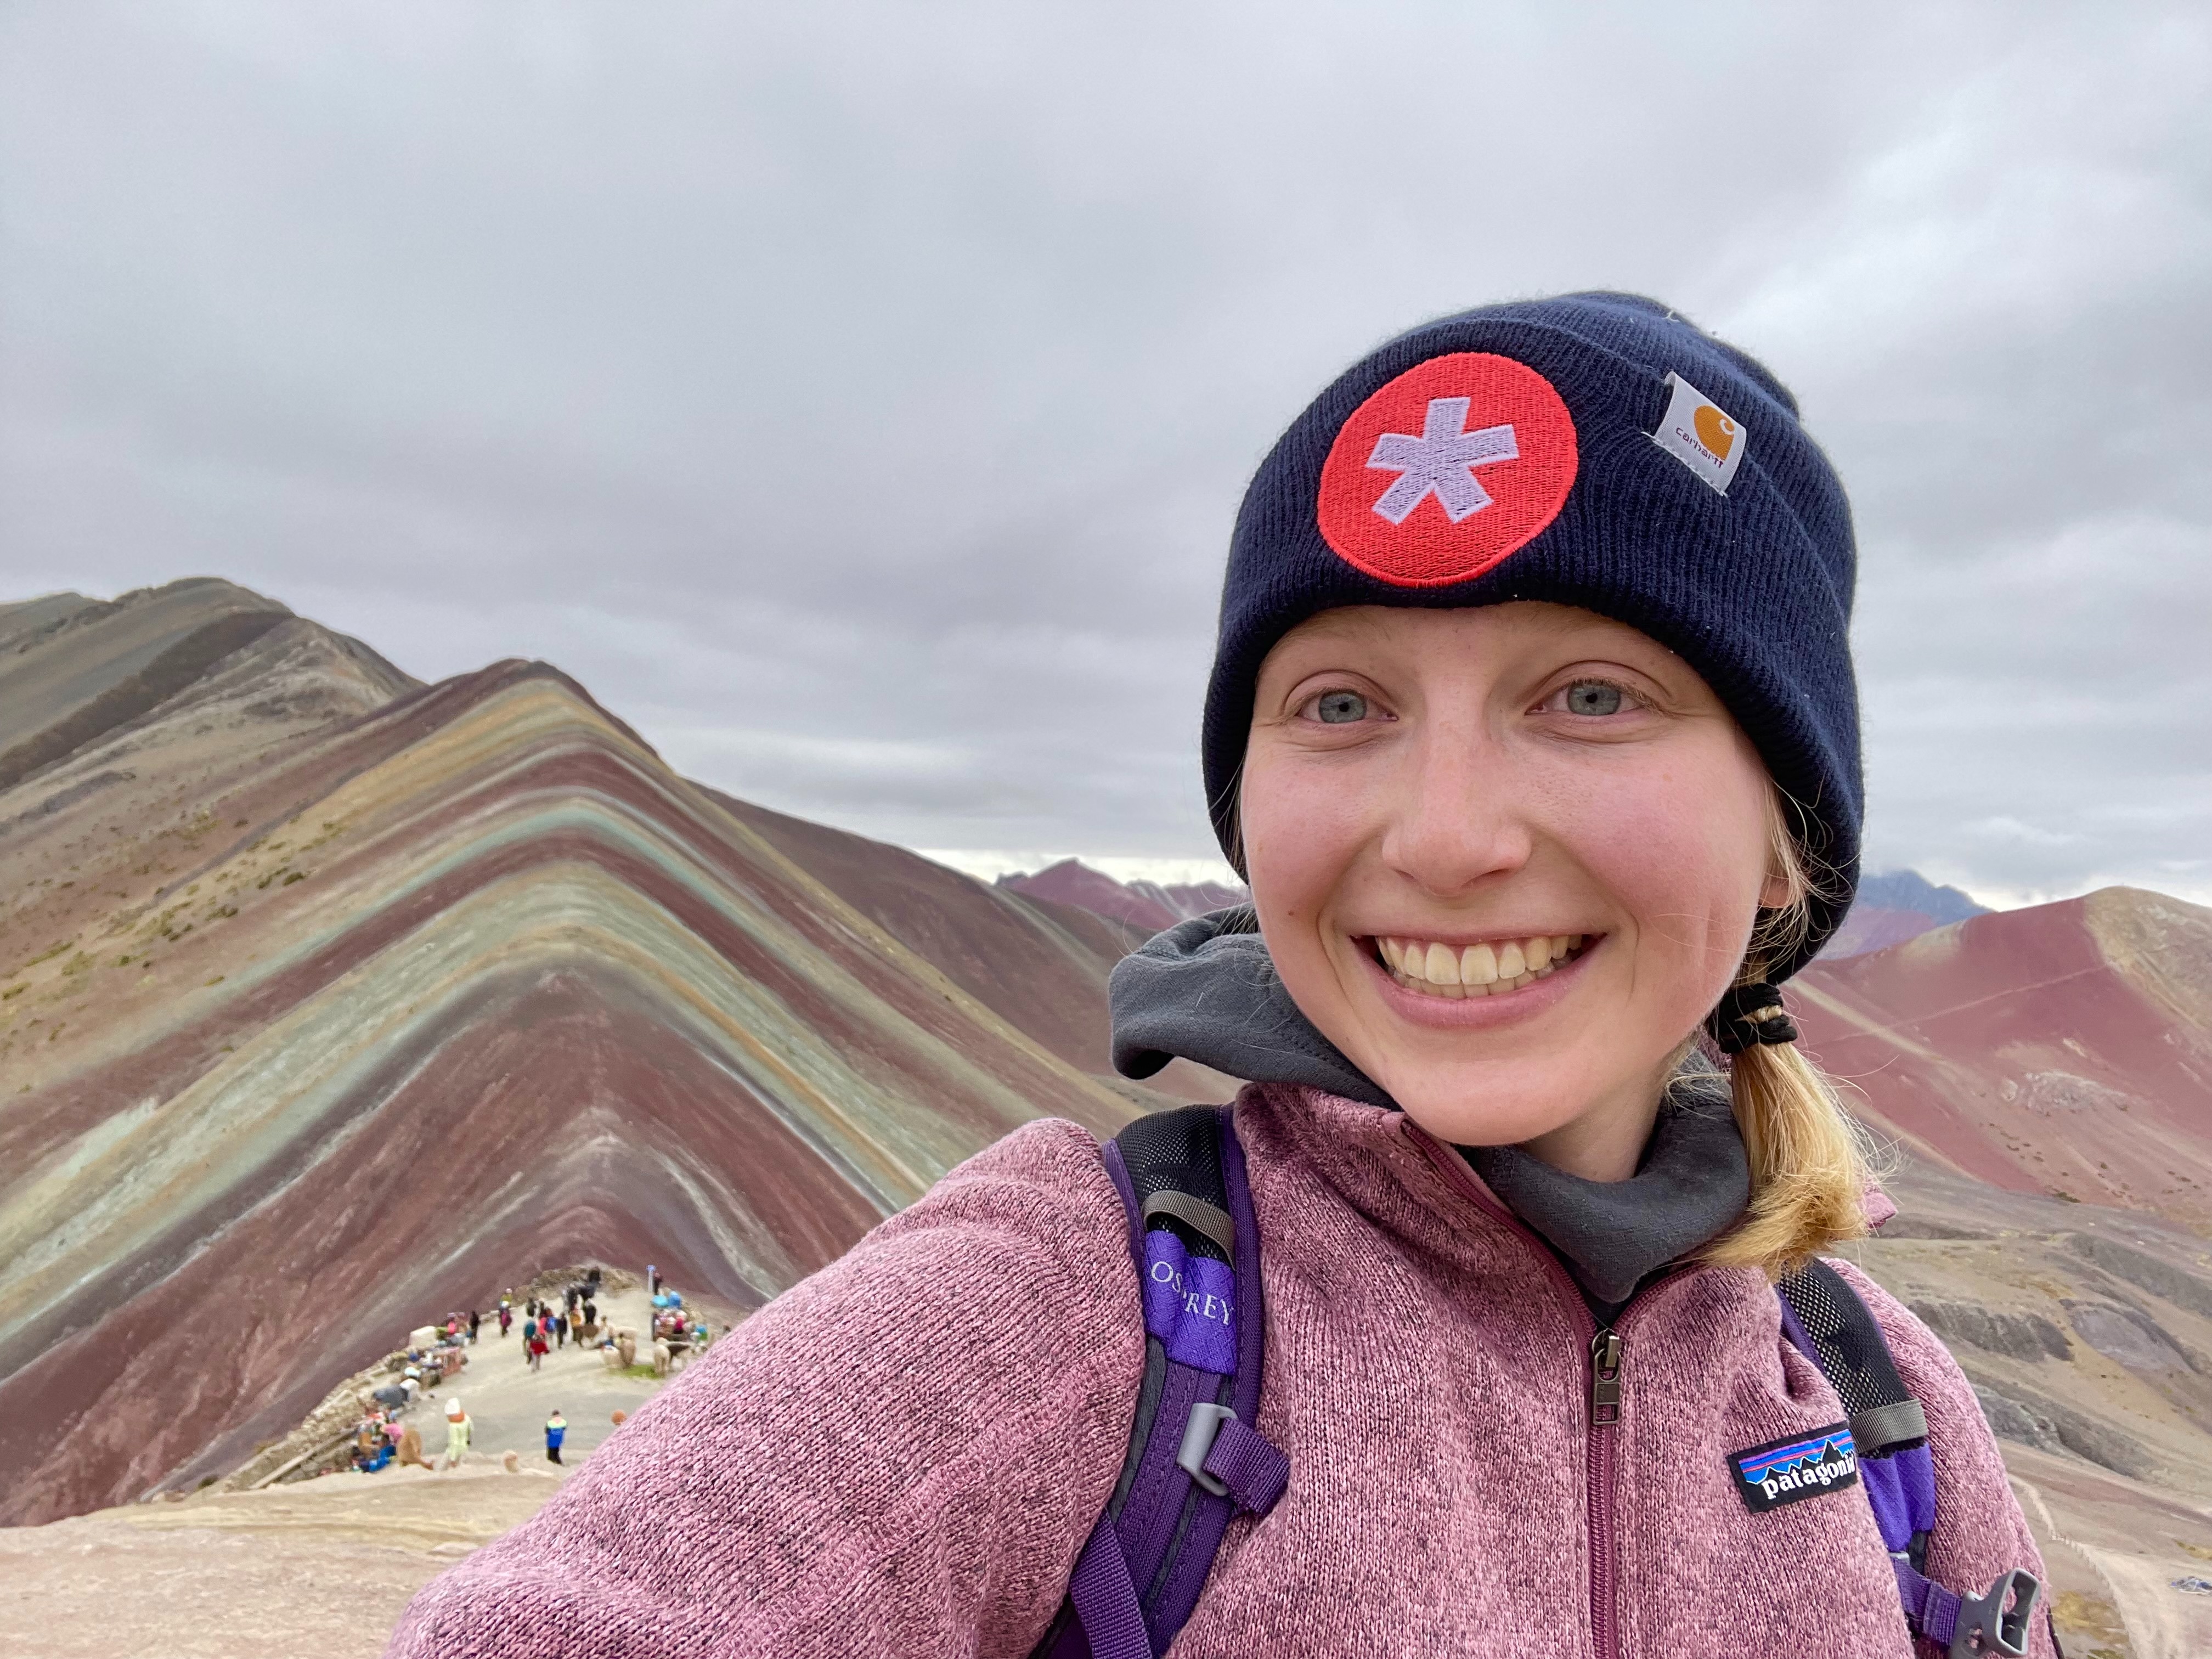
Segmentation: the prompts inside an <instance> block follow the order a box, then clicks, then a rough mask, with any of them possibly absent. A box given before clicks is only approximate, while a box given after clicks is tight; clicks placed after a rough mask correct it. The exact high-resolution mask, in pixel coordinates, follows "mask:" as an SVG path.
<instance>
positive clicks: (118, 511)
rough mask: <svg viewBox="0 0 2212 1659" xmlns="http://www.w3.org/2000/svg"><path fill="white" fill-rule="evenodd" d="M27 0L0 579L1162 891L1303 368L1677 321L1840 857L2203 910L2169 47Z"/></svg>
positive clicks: (2188, 12)
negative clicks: (251, 630)
mask: <svg viewBox="0 0 2212 1659" xmlns="http://www.w3.org/2000/svg"><path fill="white" fill-rule="evenodd" d="M1777 11H1778V9H1776V8H1760V7H1754V6H1750V5H1743V6H1719V5H1708V6H1699V7H1688V8H1668V9H1663V10H1662V9H1653V8H1641V7H1630V6H1618V7H1612V8H1606V7H1594V8H1556V7H1539V6H1534V5H1524V6H1489V7H1467V6H1455V5H1442V4H1437V5H1409V6H1403V7H1395V8H1387V9H1386V8H1378V7H1371V6H1337V7H1328V8H1321V7H1305V6H1300V5H1297V4H1294V3H1280V4H1275V5H1270V6H1267V7H1260V6H1255V5H1237V6H1229V5H1222V6H1213V7H1205V8H1192V7H1178V8H1170V7H1167V6H1164V5H1149V4H1135V5H1123V6H1117V7H1114V8H1110V9H1109V8H1104V7H1099V8H1094V9H1087V10H1080V11H1079V10H1075V9H1068V8H1036V7H1022V6H1016V5H1011V4H1009V5H952V4H947V5H939V6H934V7H929V8H906V7H897V6H892V5H889V4H876V5H869V6H842V7H841V6H817V7H808V8H802V9H791V8H783V9H765V8H758V9H756V8H730V7H726V6H714V7H708V6H689V5H684V4H678V3H672V0H665V3H662V4H660V5H657V6H655V7H653V8H651V9H646V10H638V9H610V8H597V9H587V8H585V7H582V6H580V5H571V4H563V3H546V4H538V5H533V6H532V7H530V8H527V9H522V8H495V7H490V6H477V7H470V6H459V7H457V6H453V5H450V4H445V3H438V4H431V3H427V0H424V3H416V4H405V3H392V4H380V5H376V6H368V5H358V6H346V5H331V6H319V7H315V8H312V9H301V8H298V7H293V6H287V5H283V4H281V3H275V0H271V3H266V4H214V3H208V4H202V5H197V6H195V5H179V6H172V7H164V8H134V7H124V6H114V7H102V6H99V5H94V4H90V3H85V0H58V3H52V4H36V3H25V4H19V5H16V6H15V7H12V8H10V9H9V10H8V11H7V12H6V13H5V14H4V15H0V493H4V499H6V500H7V501H8V502H9V507H8V509H7V518H6V520H5V522H4V524H0V587H4V588H5V589H6V590H7V591H9V592H27V591H33V590H37V589H40V588H43V587H51V586H75V587H79V588H83V589H87V590H90V591H95V592H108V591H113V590H115V589H118V588H121V587H125V586H133V585H137V584H140V583H144V582H150V581H158V580H167V578H169V577H172V576H174V575H177V574H185V573H187V572H197V571H209V572H220V573H221V574H227V575H229V576H231V577H233V578H234V579H235V580H240V581H244V582H246V583H248V584H249V585H252V586H257V587H259V588H261V589H263V590H264V591H266V592H271V593H273V594H276V596H278V597H280V598H283V599H285V600H286V601H287V602H289V603H290V604H292V605H295V607H296V608H298V609H300V610H301V611H305V612H307V614H310V615H313V616H315V617H319V619H322V620H324V621H326V622H329V623H331V624H333V625H335V626H337V627H341V628H343V629H348V630H349V631H351V632H355V633H358V634H360V635H362V636H364V637H365V638H368V639H369V640H371V641H374V643H376V644H377V645H378V646H379V647H380V648H381V649H383V650H385V651H386V652H387V653H390V654H392V656H393V657H394V658H395V659H398V660H399V661H400V662H402V663H403V664H404V665H406V666H407V667H409V668H410V669H411V670H412V671H415V672H416V673H420V674H425V675H436V674H444V673H448V672H453V671H459V670H461V669H464V668H467V667H471V666H474V665H477V664H479V663H481V662H483V661H486V660H489V659H492V658H495V657H498V656H501V655H507V654H513V653H530V654H537V655H542V656H545V657H548V658H550V659H553V660H555V661H557V662H559V663H561V664H562V665H563V666H564V667H566V668H568V670H569V671H572V672H574V673H575V674H576V675H577V676H578V677H579V678H580V679H582V680H583V681H584V682H585V683H586V684H588V685H590V686H591V687H592V689H593V690H594V691H595V692H596V693H597V694H598V695H599V696H601V697H602V698H603V699H604V700H605V702H608V703H609V705H610V706H611V707H612V708H615V709H616V710H617V712H618V713H621V714H623V715H624V716H625V717H627V718H629V719H630V720H633V721H634V722H635V724H637V725H638V726H640V728H641V730H643V731H644V732H646V734H647V736H648V737H649V738H653V740H654V741H656V742H657V743H658V744H660V745H661V746H662V747H663V749H664V750H665V752H666V753H668V754H669V756H670V757H671V759H672V760H674V761H676V762H677V763H678V764H680V765H682V766H684V768H686V769H689V770H690V771H692V772H693V773H694V774H696V775H699V776H702V777H703V778H705V779H707V780H708V781H711V782H714V783H716V784H718V785H720V786H721V787H726V788H729V789H731V790H732V791H734V792H736V793H742V794H745V795H748V796H750V797H751V798H753V799H761V800H763V801H765V802H767V803H769V804H770V805H777V806H780V807H782V808H785V809H787V810H790V811H799V812H803V813H807V814H810V815H812V816H817V817H823V818H827V819H829V820H830V821H833V822H838V823H846V824H849V825H851V826H853V827H855V828H858V829H863V830H865V831H866V832H868V833H872V834H876V835H881V836H888V837H890V838H893V839H897V840H901V841H904V842H908V843H910V844H916V845H922V846H931V847H974V848H991V847H1000V848H1007V847H1059V848H1087V849H1090V850H1092V851H1096V852H1100V853H1122V854H1160V855H1182V854H1197V853H1200V852H1203V851H1204V850H1205V849H1206V847H1207V845H1208V837H1207V833H1206V829H1205V823H1204V817H1203V812H1202V808H1201V802H1200V792H1199V787H1198V782H1197V775H1196V764H1195V758H1194V746H1195V729H1196V724H1197V705H1198V696H1199V692H1200V687H1201V685H1202V683H1203V678H1204V672H1205V666H1206V653H1207V648H1208V642H1209V635H1210V629H1211V622H1212V607H1213V603H1214V598H1215V584H1216V582H1217V581H1218V572H1219V563H1220V557H1221V549H1222V546H1223V544H1224V542H1225V537H1226V533H1227V529H1228V525H1229V521H1230V519H1231V515H1232V513H1233V512H1234V509H1235V504H1236V500H1237V494H1238V492H1239V490H1240V489H1241V488H1242V485H1243V479H1244V477H1245V476H1246V475H1247V473H1248V472H1249V469H1250V467H1251V465H1253V463H1254V462H1255V460H1256V459H1257V458H1258V456H1259V455H1260V453H1261V452H1262V451H1263V450H1264V449H1265V447H1266V446H1267V443H1268V442H1269V441H1271V440H1272V439H1273V435H1274V434H1275V433H1276V431H1277V430H1279V428H1280V426H1281V425H1282V424H1283V423H1284V422H1285V421H1287V420H1288V418H1289V417H1290V416H1291V415H1293V414H1294V413H1295V412H1296V411H1297V408H1298V407H1299V406H1300V405H1301V404H1303V402H1304V399H1305V398H1307V397H1308V396H1310V394H1311V392H1313V391H1314V389H1315V388H1316V387H1317V386H1319V385H1320V384H1321V383H1322V381H1323V380H1326V379H1327V378H1328V376H1329V375H1330V374H1333V373H1334V371H1335V369H1337V368H1340V366H1341V365H1342V363H1343V362H1346V360H1348V359H1349V358H1350V357H1352V356H1354V355H1356V354H1357V353H1358V352H1359V351H1360V350H1362V349H1364V348H1365V347H1366V346H1367V345H1369V344H1370V343H1372V342H1373V341H1375V340H1376V339H1377V338H1380V337H1383V336H1384V335H1386V334H1388V333H1389V332H1392V331H1395V329H1397V328H1399V327H1401V326H1403V325H1405V324H1407V323H1408V322H1410V321H1412V320H1414V319H1418V318H1420V317H1422V316H1425V315H1430V314H1434V313H1439V312H1442V311H1445V310H1448V309H1451V308H1454V307H1459V306H1462V305H1465V304H1468V303H1473V302H1477V301H1482V300H1486V299H1490V298H1495V297H1499V296H1502V295H1510V294H1516V293H1527V292H1536V291H1543V290H1547V289H1562V288H1569V287H1595V286H1606V287H1625V288H1631V289H1642V290H1644V291H1648V292H1654V293H1658V294H1662V295H1665V296H1666V297H1668V299H1669V300H1670V301H1673V302H1674V303H1676V304H1678V305H1680V307H1682V308H1684V309H1685V310H1686V311H1687V312H1689V313H1691V314H1692V315H1693V316H1696V317H1698V318H1699V319H1700V320H1702V321H1704V322H1705V323H1706V324H1707V325H1710V326H1712V327H1714V328H1716V329H1717V330H1719V331H1723V332H1724V333H1727V334H1729V335H1730V336H1732V337H1736V338H1738V339H1740V340H1741V343H1744V344H1745V345H1747V346H1748V347H1749V348H1751V349H1753V350H1756V351H1759V352H1760V353H1761V354H1763V355H1765V356H1767V357H1768V358H1769V360H1770V361H1771V362H1772V363H1773V364H1774V365H1775V367H1776V368H1778V371H1779V372H1780V373H1781V374H1783V375H1784V378H1785V379H1786V380H1790V382H1791V383H1792V385H1793V386H1795V387H1796V389H1797V391H1798V392H1799V393H1800V395H1801V397H1802V399H1803V401H1804V404H1805V406H1806V410H1807V415H1808V421H1809V422H1811V424H1812V425H1813V427H1814V429H1815V430H1816V431H1817V432H1818V433H1820V435H1822V437H1823V439H1824V441H1826V442H1827V444H1828V445H1829V447H1830V448H1831V450H1832V453H1834V454H1835V456H1836V458H1837V459H1838V464H1839V465H1841V466H1842V467H1843V469H1844V473H1845V476H1846V478H1847V480H1848V481H1849V482H1850V484H1851V486H1852V489H1853V493H1854V498H1855V501H1856V502H1857V507H1858V512H1859V515H1860V526H1861V533H1862V540H1863V555H1864V557H1863V575H1862V583H1861V611H1860V620H1859V624H1858V629H1857V637H1858V642H1859V649H1860V653H1861V662H1862V672H1863V680H1864V684H1865V690H1866V705H1867V711H1868V731H1869V780H1870V787H1871V792H1872V821H1871V835H1870V848H1871V851H1872V853H1873V854H1874V856H1875V859H1876V860H1878V861H1881V862H1885V863H1913V864H1917V865H1918V866H1921V867H1923V869H1925V870H1927V871H1928V872H1929V873H1930V874H1934V875H1936V876H1939V877H1942V878H1949V879H1954V880H1960V881H1962V882H1964V883H1966V884H1967V885H1969V886H1971V887H1973V888H1975V889H1976V890H1980V891H1984V892H1987V893H1990V894H1991V895H1993V896H2030V895H2041V894H2055V893H2059V892H2066V891H2074V890H2080V889H2081V888H2082V887H2084V886H2086V885H2088V884H2094V883H2098V882H2102V881H2106V880H2116V879H2125V880H2133V881H2137V882H2142V883H2144V884H2152V885H2160V886H2164V887H2166V888H2167V889H2168V890H2173V891H2178V892H2182V893H2185V894H2190V895H2193V896H2198V897H2201V898H2212V861H2208V856H2207V855H2208V853H2212V833H2209V832H2212V740H2208V738H2207V737H2206V735H2205V733H2206V732H2207V730H2208V729H2209V728H2208V722H2207V721H2206V720H2204V718H2203V715H2202V714H2201V713H2200V712H2199V711H2201V710H2202V709H2203V708H2205V707H2206V706H2207V703H2208V696H2212V670H2208V668H2207V666H2206V656H2207V653H2206V650H2205V645H2206V641H2207V639H2208V624H2212V576H2209V575H2208V572H2212V559H2209V558H2208V557H2207V555H2208V552H2212V547H2208V543H2212V482H2208V479H2212V473H2208V469H2207V466H2206V464H2205V461H2204V459H2203V457H2204V456H2205V455H2206V454H2207V453H2208V442H2209V441H2212V410H2208V395H2212V394H2208V392H2207V387H2208V386H2212V328H2208V326H2207V322H2208V318H2207V314H2206V313H2207V309H2208V307H2207V304H2206V299H2205V296H2206V294H2207V292H2208V289H2207V281H2208V278H2212V187H2208V186H2212V179H2209V178H2208V173H2212V114H2208V112H2212V29H2208V24H2207V22H2206V21H2205V19H2204V17H2203V12H2202V9H2201V8H2197V7H2191V6H2173V7H2168V8H2160V7H2154V6H2144V7H2125V6H2105V7H2100V8H2097V9H2095V10H2094V12H2093V13H2092V12H2090V11H2088V10H2087V9H2063V8H2051V9H2043V8H2038V7H2033V6H2021V5H2008V6H2002V7H1999V6H1991V5H1942V4H1937V5H1933V6H1919V7H1905V6H1893V7H1877V8H1875V9H1871V10H1869V9H1863V8H1862V9H1858V10H1857V11H1855V12H1854V13H1852V14H1851V15H1850V18H1849V19H1848V21H1845V20H1844V18H1843V17H1842V15H1841V14H1830V15H1829V17H1828V18H1826V19H1825V20H1823V19H1819V18H1814V17H1812V16H1811V15H1791V16H1779V15H1775V14H1776V12H1777Z"/></svg>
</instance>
